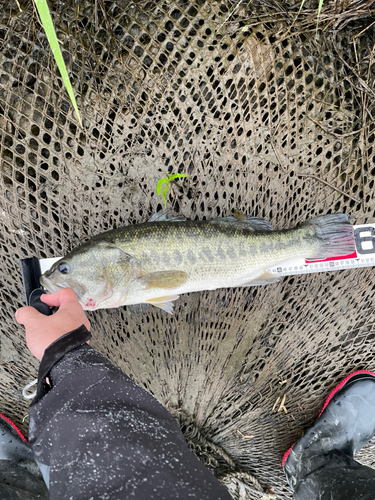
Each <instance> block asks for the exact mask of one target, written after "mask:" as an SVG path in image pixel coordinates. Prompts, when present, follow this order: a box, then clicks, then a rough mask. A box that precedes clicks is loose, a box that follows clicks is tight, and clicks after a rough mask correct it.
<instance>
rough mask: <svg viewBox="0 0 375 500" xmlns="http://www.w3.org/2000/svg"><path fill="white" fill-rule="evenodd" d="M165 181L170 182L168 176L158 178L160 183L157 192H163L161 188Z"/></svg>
mask: <svg viewBox="0 0 375 500" xmlns="http://www.w3.org/2000/svg"><path fill="white" fill-rule="evenodd" d="M164 182H166V183H167V184H169V179H168V178H167V177H164V179H159V180H158V185H157V186H156V192H157V193H158V194H161V188H162V186H163V184H164Z"/></svg>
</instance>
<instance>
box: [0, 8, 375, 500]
mask: <svg viewBox="0 0 375 500" xmlns="http://www.w3.org/2000/svg"><path fill="white" fill-rule="evenodd" d="M357 4H358V5H359V3H358V2H357V3H356V5H357ZM2 6H3V10H2V11H1V12H0V54H1V58H0V84H1V87H0V154H1V166H0V179H1V192H0V259H1V268H0V301H1V310H0V329H1V359H0V373H1V377H0V387H1V397H0V405H1V406H0V409H1V412H2V413H4V414H6V415H7V416H8V417H10V418H12V419H13V420H14V421H15V423H16V424H17V425H19V426H20V428H21V429H22V430H24V431H26V430H27V419H25V418H24V417H25V416H26V415H27V402H26V401H25V400H24V399H23V398H22V393H21V391H22V388H23V387H24V386H25V385H26V384H27V383H28V382H29V381H30V380H31V379H32V378H35V377H36V375H37V368H38V363H37V362H36V360H35V359H34V358H33V357H32V356H31V354H30V353H29V352H28V350H27V348H26V345H25V341H24V333H23V329H22V328H20V327H18V326H17V325H16V323H15V320H14V312H15V310H16V309H17V308H18V307H21V306H22V305H23V304H24V296H23V290H22V281H21V275H20V271H19V259H21V258H25V257H31V256H38V257H39V258H45V257H56V256H61V255H63V254H65V253H67V252H68V251H70V250H71V249H73V248H74V247H75V246H76V245H77V244H78V243H79V242H81V241H83V240H85V239H87V238H89V237H91V236H93V235H95V234H98V233H100V232H102V231H105V230H107V229H111V228H114V227H120V226H122V225H126V224H128V223H129V224H133V223H139V222H144V221H145V220H147V219H148V218H149V217H150V216H151V215H152V214H154V213H155V212H156V211H158V210H160V209H161V208H162V198H161V197H160V196H158V195H157V194H156V185H157V181H158V180H159V179H160V178H161V177H165V173H166V172H169V173H171V172H173V173H176V172H181V173H187V174H188V178H187V179H180V180H177V181H176V183H175V184H173V185H172V186H171V190H172V191H173V197H172V196H171V197H170V199H169V204H170V206H172V207H173V209H174V210H175V211H180V212H182V213H183V214H184V215H186V216H187V217H188V218H192V219H194V218H197V219H203V218H207V219H210V218H213V217H216V216H226V215H229V214H230V213H231V211H232V210H233V209H241V210H242V211H243V212H245V213H246V214H247V215H252V216H259V217H264V218H266V219H268V220H269V221H270V222H271V223H272V224H273V225H274V227H275V228H278V229H281V228H286V227H293V226H295V225H296V224H298V223H300V222H303V221H305V220H307V219H308V218H310V217H313V216H315V215H319V214H324V213H330V212H337V211H342V212H345V213H347V214H348V215H350V219H351V222H352V223H353V224H355V223H366V222H371V221H373V220H374V215H375V195H374V189H373V188H374V176H375V166H374V163H375V156H374V151H373V142H374V124H373V123H372V122H373V120H374V118H373V117H374V111H375V109H373V108H375V104H374V103H375V101H374V99H373V97H374V91H373V88H374V85H373V82H374V76H375V65H374V64H373V59H372V56H373V53H372V52H373V46H374V32H373V28H369V29H367V30H366V31H365V32H364V33H362V34H359V33H360V32H361V31H362V30H363V29H364V28H365V26H366V25H365V24H364V21H363V19H362V18H361V19H360V20H359V21H353V20H351V19H350V21H351V22H350V23H349V22H347V23H345V29H342V30H341V31H338V30H336V31H333V30H326V31H319V32H318V33H316V32H315V26H314V27H313V28H312V29H310V30H305V32H304V33H303V34H302V33H299V32H296V33H295V34H291V33H289V34H288V32H287V26H288V25H287V23H286V21H285V20H280V22H278V23H276V22H272V20H271V21H268V24H267V22H266V20H262V19H263V18H262V16H257V13H256V12H255V11H247V10H246V7H243V6H240V5H236V4H233V5H232V4H225V3H224V2H221V1H216V2H211V1H205V0H199V1H197V2H189V1H185V0H181V1H176V0H168V1H164V2H157V3H153V2H152V3H151V2H146V1H139V2H132V1H120V0H119V1H117V2H113V1H106V2H104V1H102V0H97V1H96V2H91V1H90V2H88V1H87V2H81V1H80V2H75V1H68V2H65V3H62V2H61V3H60V2H55V3H53V4H52V5H51V10H52V14H53V21H54V24H55V27H56V31H57V36H58V39H59V40H60V43H61V47H62V51H63V56H64V60H65V63H66V65H67V68H68V71H69V75H70V78H71V81H72V85H73V88H74V92H75V95H76V97H77V103H78V106H79V109H80V113H81V117H82V120H83V127H82V128H81V127H80V126H79V124H78V121H77V119H76V116H75V115H74V111H73V108H72V105H71V104H70V102H69V100H68V97H67V94H66V91H65V90H64V87H63V83H62V79H61V78H60V76H59V75H58V74H57V70H56V69H55V64H54V61H53V59H52V56H51V54H50V50H49V48H48V43H47V40H46V37H45V35H44V32H43V29H42V28H41V27H40V24H39V23H38V21H37V17H36V14H35V13H34V12H33V9H32V5H31V4H28V3H27V2H24V3H22V2H21V4H20V8H21V10H20V9H19V8H18V7H17V5H16V4H14V5H13V2H11V3H3V5H2ZM342 8H343V9H344V11H345V6H344V4H343V6H342ZM362 15H364V14H363V12H362ZM289 26H290V23H289ZM358 34H359V35H358ZM356 35H358V36H356ZM353 37H354V38H353ZM300 174H303V175H304V176H301V175H300ZM306 175H307V177H306ZM309 176H310V177H309ZM311 176H313V177H311ZM322 181H325V183H326V184H324V183H323V182H322ZM338 190H341V192H340V191H338ZM343 193H344V194H343ZM374 296H375V284H374V281H373V269H371V268H367V269H359V270H351V271H337V272H334V273H322V274H317V275H305V276H297V277H290V278H285V279H283V280H282V281H281V282H280V283H278V284H274V285H269V286H267V287H253V288H237V289H223V290H217V291H210V292H202V293H191V294H188V295H184V296H182V297H181V298H180V299H179V300H178V301H177V302H176V306H175V313H174V316H169V315H167V314H166V313H164V312H162V311H160V310H157V309H155V308H150V309H149V310H148V311H147V312H146V313H145V314H143V315H141V316H135V315H134V314H132V313H131V312H130V311H129V310H127V309H126V308H119V309H114V310H101V311H96V312H93V313H89V318H90V321H91V323H92V330H93V332H94V338H93V341H92V345H94V346H95V347H97V348H98V349H99V350H100V351H101V352H102V353H103V354H105V355H106V356H107V357H108V358H109V359H110V360H111V361H113V363H115V365H117V366H119V367H120V368H121V369H122V370H124V372H125V373H127V374H129V375H130V376H131V377H132V378H133V379H134V380H135V381H136V382H137V383H139V384H140V385H142V386H143V387H145V388H146V389H147V390H149V391H150V392H151V393H152V394H154V395H155V396H156V397H157V398H158V399H159V400H160V401H161V402H162V403H163V404H164V405H165V406H166V407H167V408H168V409H170V411H172V413H173V414H174V415H175V417H176V418H177V420H178V421H179V422H180V424H181V427H182V429H183V430H184V432H185V435H186V438H187V441H188V442H189V443H190V446H191V447H192V449H193V450H194V451H195V452H196V453H197V455H198V456H199V457H200V458H201V459H202V460H203V461H205V463H206V464H207V465H208V466H209V467H210V468H211V469H212V470H213V471H214V472H215V474H217V475H218V476H220V477H222V478H223V475H224V476H225V474H226V479H225V483H226V485H227V487H228V488H229V490H230V491H231V493H232V495H233V497H234V498H235V499H242V498H254V499H255V498H259V496H260V494H259V492H256V491H255V490H254V488H253V487H252V486H251V485H250V483H251V481H250V480H246V478H245V475H246V474H253V475H254V476H255V477H256V478H257V479H258V480H259V482H260V484H261V485H262V487H263V488H264V489H267V488H273V489H274V492H275V494H277V496H278V498H285V499H287V498H291V493H290V491H289V489H288V487H287V485H286V482H285V480H284V476H283V471H282V468H281V464H280V463H281V458H282V455H283V453H284V452H285V451H286V450H287V449H288V448H289V447H290V446H291V445H292V444H293V442H295V440H296V439H297V438H298V437H299V436H301V435H302V434H303V432H304V431H305V430H306V429H307V428H308V427H309V426H310V425H311V424H312V423H313V422H314V420H315V419H316V417H317V415H318V414H319V411H320V409H321V406H322V403H323V402H324V399H325V397H326V396H327V395H328V393H329V392H330V390H331V389H332V388H333V387H334V386H335V385H336V384H337V383H338V382H340V381H341V380H342V379H343V378H344V377H345V376H346V375H347V374H349V373H350V372H351V371H354V370H358V369H367V370H373V371H375V362H374V355H373V339H374V331H375V330H374V319H375V318H374V310H373V301H374ZM374 444H375V442H374V441H372V442H370V444H369V445H367V446H366V449H364V450H362V451H361V452H360V454H359V455H358V458H359V459H360V460H361V461H363V463H366V464H367V465H372V464H373V463H374V462H375V448H374ZM228 457H229V459H230V460H232V461H233V463H232V465H231V464H230V462H228V459H227V458H228ZM233 464H234V467H233ZM236 474H237V476H236ZM241 474H242V476H241ZM236 477H237V478H236ZM238 477H240V479H238ZM244 478H245V479H244Z"/></svg>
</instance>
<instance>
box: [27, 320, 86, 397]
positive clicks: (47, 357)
mask: <svg viewBox="0 0 375 500" xmlns="http://www.w3.org/2000/svg"><path fill="white" fill-rule="evenodd" d="M91 338H92V335H91V333H90V332H89V331H88V330H87V328H86V327H85V325H81V326H80V327H79V328H76V329H75V330H72V331H70V332H68V333H65V334H64V335H62V336H60V337H58V338H57V339H55V340H54V341H53V342H52V343H51V344H49V345H48V347H47V348H46V349H45V351H44V354H43V357H42V360H41V363H40V366H39V372H38V387H37V394H36V397H35V400H34V402H36V401H38V400H39V399H41V398H42V397H43V396H44V395H45V394H46V393H47V392H48V390H49V389H50V387H49V386H48V385H47V383H46V377H48V375H49V373H50V371H51V369H52V368H53V367H54V366H55V365H56V363H58V362H59V361H60V360H61V359H62V358H63V357H64V356H65V354H67V353H68V352H70V351H72V350H73V349H76V348H77V347H79V346H81V345H83V344H85V343H86V342H87V341H88V340H90V339H91ZM34 402H33V403H34Z"/></svg>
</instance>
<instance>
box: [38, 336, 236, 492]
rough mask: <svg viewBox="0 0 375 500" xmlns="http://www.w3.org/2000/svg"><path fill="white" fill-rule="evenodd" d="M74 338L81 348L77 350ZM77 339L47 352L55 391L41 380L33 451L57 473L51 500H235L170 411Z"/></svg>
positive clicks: (44, 370) (52, 475)
mask: <svg viewBox="0 0 375 500" xmlns="http://www.w3.org/2000/svg"><path fill="white" fill-rule="evenodd" d="M78 330H80V329H78ZM83 333H84V332H83ZM69 335H70V336H71V339H72V341H73V342H74V340H75V341H76V342H81V344H80V345H79V346H75V347H74V348H73V349H71V350H69V347H70V346H71V345H69ZM69 335H67V336H64V338H63V339H61V340H58V341H57V342H55V343H54V344H52V345H51V346H50V347H49V348H48V349H47V350H46V352H45V356H44V358H43V359H42V363H41V377H46V376H47V377H48V378H49V381H50V386H49V385H48V384H47V383H45V382H43V379H42V378H41V380H40V381H39V384H38V395H37V397H36V398H35V400H34V402H33V404H32V405H31V406H30V445H31V447H32V449H33V451H34V454H35V456H36V459H37V460H38V462H41V463H43V464H45V465H48V466H50V497H51V498H53V499H54V500H60V499H65V498H66V499H68V498H71V497H72V498H74V499H79V498H82V499H87V498H91V497H92V498H93V499H96V498H116V499H117V498H128V497H132V495H134V496H135V498H138V499H140V500H142V499H146V498H147V499H151V498H161V499H165V500H166V499H169V498H170V499H172V498H173V499H175V498H197V499H198V498H199V499H200V500H203V499H215V500H218V499H229V498H230V497H229V494H228V493H227V491H226V490H225V489H224V488H223V487H222V486H221V485H220V484H219V483H218V482H217V480H216V479H215V478H214V476H213V475H212V474H211V472H210V471H208V469H206V468H205V467H204V466H203V464H201V463H200V462H199V461H198V460H197V459H196V457H195V456H194V455H193V454H192V453H191V452H190V451H189V450H188V448H187V446H186V443H185V441H184V438H183V435H182V433H181V431H180V429H179V427H178V425H177V423H176V422H175V420H174V419H173V417H172V416H171V415H170V414H169V413H168V412H167V410H166V409H165V408H164V407H163V406H162V405H161V404H160V403H159V402H158V401H157V400H156V399H155V398H153V397H152V396H151V395H150V394H149V393H148V392H146V391H145V390H144V389H142V388H140V387H139V386H137V385H136V384H135V383H134V382H132V381H131V380H130V379H129V377H127V376H126V375H125V374H123V373H122V372H121V371H120V370H118V369H117V368H115V367H114V366H113V365H112V364H111V363H110V362H109V361H108V360H107V359H106V358H105V357H104V356H102V355H101V354H100V353H98V352H97V351H96V350H95V349H94V348H92V347H90V346H88V345H87V344H86V343H85V342H86V340H87V339H85V336H84V335H83V334H82V331H81V332H80V335H81V337H80V340H79V341H78V340H77V337H76V338H75V339H74V332H72V333H71V334H69ZM60 342H61V343H60ZM59 343H60V345H59ZM60 347H61V350H60ZM66 349H67V352H66V353H65V354H63V356H62V357H61V358H59V356H60V354H62V353H63V352H64V350H66ZM53 357H54V358H55V359H56V360H57V362H56V364H54V365H53V366H52V367H51V368H50V370H49V371H48V365H49V362H50V361H52V359H53ZM43 367H44V368H43ZM103 495H104V496H103ZM105 495H107V497H106V496H105Z"/></svg>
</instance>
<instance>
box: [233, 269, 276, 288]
mask: <svg viewBox="0 0 375 500" xmlns="http://www.w3.org/2000/svg"><path fill="white" fill-rule="evenodd" d="M278 281H280V278H279V276H275V275H274V274H272V273H270V272H269V271H266V272H265V273H263V274H262V275H261V276H259V277H258V278H256V279H255V280H252V281H249V282H248V283H246V284H244V285H242V286H255V285H270V284H271V283H277V282H278Z"/></svg>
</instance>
